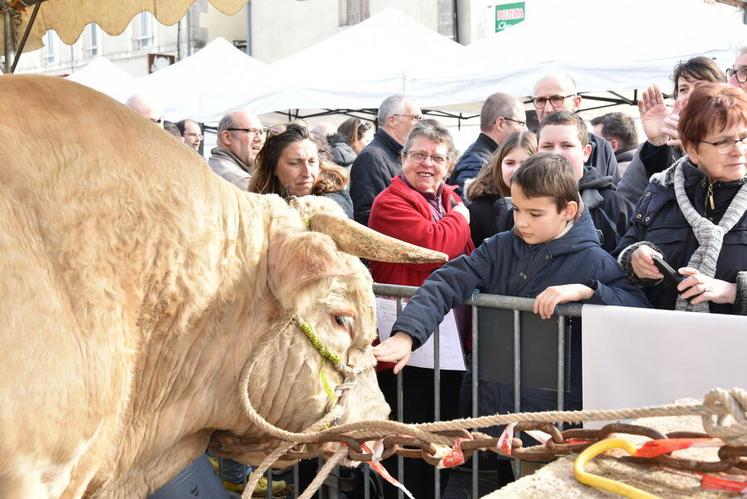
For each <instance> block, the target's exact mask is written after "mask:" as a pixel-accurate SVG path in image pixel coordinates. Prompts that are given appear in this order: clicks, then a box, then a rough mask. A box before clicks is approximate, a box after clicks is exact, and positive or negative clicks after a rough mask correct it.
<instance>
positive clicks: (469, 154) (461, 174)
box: [448, 132, 498, 199]
mask: <svg viewBox="0 0 747 499" xmlns="http://www.w3.org/2000/svg"><path fill="white" fill-rule="evenodd" d="M497 149H498V144H497V143H496V142H495V141H494V140H493V139H491V138H490V137H488V136H487V135H485V134H484V133H482V132H480V135H479V136H478V137H477V140H476V141H474V142H473V143H472V145H470V146H469V147H468V148H467V150H466V151H464V154H462V156H461V157H460V158H459V160H458V161H457V163H456V165H455V166H454V171H453V172H452V173H451V177H449V182H448V183H449V185H456V186H457V189H456V193H457V194H458V195H459V197H460V198H462V199H466V198H465V197H464V182H466V181H467V180H469V179H471V178H475V177H476V176H477V174H478V173H480V169H481V168H482V165H484V164H485V163H487V162H488V161H489V160H490V156H492V155H493V153H494V152H495V151H496V150H497Z"/></svg>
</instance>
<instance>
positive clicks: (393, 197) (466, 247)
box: [368, 120, 474, 497]
mask: <svg viewBox="0 0 747 499" xmlns="http://www.w3.org/2000/svg"><path fill="white" fill-rule="evenodd" d="M453 158H454V143H453V141H452V138H451V135H450V134H449V131H448V130H446V129H445V128H444V127H442V126H441V125H439V124H438V122H436V121H435V120H423V121H421V122H420V123H418V124H417V125H416V126H415V127H414V128H413V129H412V131H411V132H410V135H409V137H408V138H407V142H406V143H405V145H404V147H403V149H402V172H401V174H400V175H399V176H397V177H394V178H393V179H392V182H391V184H390V185H389V187H387V188H386V189H385V190H383V191H382V192H381V193H380V194H379V195H378V196H376V199H375V200H374V203H373V206H372V207H371V214H370V215H369V218H368V226H369V227H370V228H372V229H374V230H376V231H378V232H381V233H383V234H387V235H389V236H392V237H395V238H397V239H400V240H402V241H407V242H409V243H413V244H416V245H418V246H422V247H425V248H430V249H434V250H437V251H441V252H443V253H446V254H447V255H449V259H452V258H456V257H457V256H459V255H462V254H464V253H470V252H471V251H472V250H473V249H474V245H473V244H472V238H471V236H470V226H469V210H468V209H467V207H466V206H464V203H462V200H461V199H460V198H459V196H457V195H456V194H455V193H454V189H455V187H452V186H450V185H446V184H445V183H444V179H445V178H446V175H447V171H448V169H449V165H450V163H451V161H452V160H453ZM439 266H440V265H439V264H419V265H416V264H401V263H382V262H373V261H372V262H370V268H371V274H372V275H373V279H374V281H375V282H378V283H384V284H401V285H408V286H420V285H421V284H423V282H424V281H425V279H426V278H427V277H428V276H429V275H430V274H431V272H433V271H434V270H436V269H437V268H438V267H439ZM455 312H456V315H457V323H459V322H463V320H464V319H463V318H464V315H465V314H464V313H463V310H461V312H462V313H459V312H460V311H459V310H455ZM385 367H386V368H385V369H384V370H380V371H379V385H380V386H381V389H382V391H383V392H384V396H385V397H386V399H387V402H388V403H389V405H390V406H391V407H392V411H393V412H392V414H393V415H396V414H397V398H396V378H395V376H394V373H392V371H391V370H390V369H391V365H387V366H385ZM402 367H403V366H401V365H397V366H395V373H396V372H398V371H399V370H400V369H401V368H402ZM402 375H403V389H404V403H403V407H404V421H405V422H409V423H421V422H425V421H432V420H433V416H434V404H433V370H432V369H423V368H418V367H412V366H410V367H408V368H407V369H405V370H404V371H403V374H402ZM461 380H462V373H461V372H459V371H441V404H440V409H441V419H442V420H445V419H453V418H456V417H458V415H459V412H458V408H459V388H460V385H461ZM387 461H392V462H391V463H386V462H385V464H386V465H387V468H388V469H389V471H390V473H392V475H395V476H396V460H394V459H390V460H387ZM433 469H434V468H433V466H431V465H429V464H426V463H425V462H423V461H420V460H416V459H405V478H404V484H405V486H406V487H407V488H408V489H409V490H410V491H411V492H412V493H413V494H414V496H415V497H433V496H434V489H433V483H434V480H433ZM442 476H443V475H442ZM445 478H446V477H445V476H443V478H442V480H441V483H442V484H445V483H446V481H447V480H446V479H445ZM385 487H388V489H387V490H386V496H387V497H394V496H396V489H394V487H389V485H386V486H385Z"/></svg>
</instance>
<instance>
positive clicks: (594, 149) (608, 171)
mask: <svg viewBox="0 0 747 499" xmlns="http://www.w3.org/2000/svg"><path fill="white" fill-rule="evenodd" d="M588 133H589V144H591V154H590V155H589V159H588V160H586V163H585V164H586V165H587V166H593V167H595V168H596V169H597V170H599V174H600V175H601V176H603V177H604V176H607V175H609V176H610V177H612V181H613V183H614V184H615V185H617V183H618V182H620V172H619V170H618V168H617V159H615V152H614V151H613V150H612V146H611V145H610V143H609V142H607V141H606V140H605V139H603V138H602V137H598V136H596V135H594V134H593V133H591V132H588Z"/></svg>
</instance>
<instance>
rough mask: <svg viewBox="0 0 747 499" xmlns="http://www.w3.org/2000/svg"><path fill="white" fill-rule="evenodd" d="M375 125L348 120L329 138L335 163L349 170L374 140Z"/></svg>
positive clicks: (359, 120)
mask: <svg viewBox="0 0 747 499" xmlns="http://www.w3.org/2000/svg"><path fill="white" fill-rule="evenodd" d="M373 133H374V129H373V124H372V123H371V122H370V121H364V120H362V119H360V118H348V119H346V120H345V121H343V122H342V123H341V124H340V126H339V127H337V133H334V134H332V135H330V136H328V137H327V141H328V142H329V145H330V147H331V148H332V157H333V158H334V161H335V163H337V164H338V165H340V166H344V167H345V168H347V169H349V168H350V166H351V165H352V164H353V161H355V158H356V157H357V156H358V153H359V152H361V151H362V150H363V148H364V147H366V145H367V144H368V143H369V142H371V139H373Z"/></svg>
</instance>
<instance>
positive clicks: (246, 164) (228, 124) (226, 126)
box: [208, 110, 266, 190]
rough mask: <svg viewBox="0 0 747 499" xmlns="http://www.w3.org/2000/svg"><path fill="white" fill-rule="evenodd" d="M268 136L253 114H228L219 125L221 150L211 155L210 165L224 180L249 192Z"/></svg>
mask: <svg viewBox="0 0 747 499" xmlns="http://www.w3.org/2000/svg"><path fill="white" fill-rule="evenodd" d="M265 133H266V130H265V128H264V127H263V126H262V122H261V121H259V118H258V117H257V116H256V115H255V114H253V113H251V112H249V111H246V110H242V111H232V112H230V113H228V114H226V115H225V116H223V118H222V119H221V120H220V123H219V124H218V147H215V148H214V149H213V150H212V151H210V154H211V156H210V159H208V165H209V166H210V168H212V170H213V171H214V172H215V173H216V174H217V175H219V176H220V177H222V178H223V179H224V180H226V181H228V182H231V183H232V184H233V185H235V186H236V187H238V188H239V189H241V190H246V188H247V186H248V185H249V179H250V178H251V176H252V168H254V158H256V157H257V153H258V152H259V150H260V149H262V146H263V145H264V143H265Z"/></svg>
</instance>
